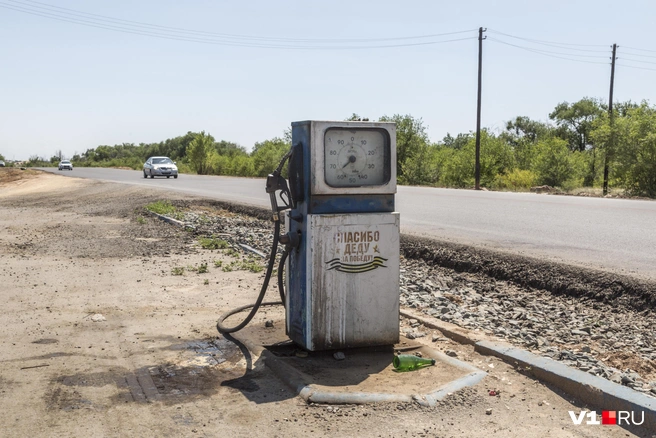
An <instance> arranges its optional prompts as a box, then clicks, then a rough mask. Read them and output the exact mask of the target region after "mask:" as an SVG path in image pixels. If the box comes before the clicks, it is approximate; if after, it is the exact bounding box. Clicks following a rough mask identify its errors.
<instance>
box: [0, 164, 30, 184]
mask: <svg viewBox="0 0 656 438" xmlns="http://www.w3.org/2000/svg"><path fill="white" fill-rule="evenodd" d="M39 173H40V172H39V171H38V170H32V169H27V170H20V168H17V167H0V185H4V184H7V183H10V182H13V181H19V180H22V179H32V178H36V177H37V176H38V175H39Z"/></svg>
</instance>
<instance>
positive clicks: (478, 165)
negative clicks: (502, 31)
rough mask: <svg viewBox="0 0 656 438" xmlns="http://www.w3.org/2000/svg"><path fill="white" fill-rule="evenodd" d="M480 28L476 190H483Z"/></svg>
mask: <svg viewBox="0 0 656 438" xmlns="http://www.w3.org/2000/svg"><path fill="white" fill-rule="evenodd" d="M485 31H487V29H483V28H482V27H479V28H478V102H477V104H476V171H475V175H476V190H480V189H481V85H482V77H483V40H484V39H485V38H483V32H485Z"/></svg>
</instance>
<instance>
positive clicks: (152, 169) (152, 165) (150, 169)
mask: <svg viewBox="0 0 656 438" xmlns="http://www.w3.org/2000/svg"><path fill="white" fill-rule="evenodd" d="M143 176H144V178H148V177H151V178H155V177H156V176H165V177H167V178H170V177H173V178H177V177H178V166H176V165H175V162H174V161H171V159H170V158H169V157H150V158H148V160H147V161H146V162H145V163H144V165H143Z"/></svg>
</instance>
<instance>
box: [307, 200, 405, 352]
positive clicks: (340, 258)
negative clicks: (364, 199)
mask: <svg viewBox="0 0 656 438" xmlns="http://www.w3.org/2000/svg"><path fill="white" fill-rule="evenodd" d="M308 219H309V221H308V222H309V224H308V225H309V228H310V232H309V233H308V236H307V237H308V239H309V242H308V243H309V246H310V254H309V257H308V259H307V260H308V263H311V266H308V268H309V269H308V271H309V275H308V276H307V281H308V282H309V283H310V284H308V285H307V288H308V289H307V290H308V295H309V296H308V297H307V298H308V299H307V302H306V305H307V307H308V308H307V312H308V315H311V318H310V320H311V324H310V327H308V329H309V330H308V332H306V333H307V336H308V339H307V341H308V342H307V343H308V345H306V348H308V349H310V350H324V349H336V348H348V347H359V346H373V345H387V344H395V343H397V342H398V341H399V214H398V213H364V214H339V215H310V216H309V218H308Z"/></svg>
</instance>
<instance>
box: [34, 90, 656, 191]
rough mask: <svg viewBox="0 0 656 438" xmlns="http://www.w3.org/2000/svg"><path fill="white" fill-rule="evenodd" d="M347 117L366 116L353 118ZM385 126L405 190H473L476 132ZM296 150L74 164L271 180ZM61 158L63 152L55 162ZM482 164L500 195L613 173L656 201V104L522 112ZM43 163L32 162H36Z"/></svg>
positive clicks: (117, 148) (171, 146) (211, 145)
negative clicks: (159, 165)
mask: <svg viewBox="0 0 656 438" xmlns="http://www.w3.org/2000/svg"><path fill="white" fill-rule="evenodd" d="M346 120H368V119H363V118H361V117H360V116H358V115H357V114H353V115H352V116H351V117H349V118H348V119H346ZM379 121H385V122H395V123H396V129H397V134H396V140H397V163H396V165H397V176H398V181H399V183H400V184H408V185H428V186H439V187H456V188H467V187H473V186H474V167H475V135H474V133H472V132H469V133H460V134H457V135H455V136H452V135H451V134H447V135H446V137H444V138H443V139H442V140H440V141H437V142H431V141H430V139H429V138H428V134H427V132H426V126H425V125H424V123H423V120H422V119H421V118H415V117H413V116H411V115H400V114H396V115H394V116H383V117H381V118H380V119H379ZM290 144H291V132H290V131H286V132H285V133H284V135H283V136H282V137H276V138H273V139H269V140H264V141H262V142H259V143H256V144H255V145H254V147H253V149H252V150H251V151H250V152H248V151H247V150H246V149H245V148H244V147H243V146H240V145H238V144H236V143H232V142H229V141H225V140H221V141H216V140H215V139H214V137H212V136H211V135H210V134H208V133H205V132H199V133H194V132H188V133H187V134H185V135H183V136H180V137H175V138H172V139H167V140H165V141H162V142H159V143H150V144H144V143H141V144H138V145H135V144H133V143H123V144H120V145H114V146H98V147H96V148H92V149H88V150H87V151H86V152H84V153H82V154H79V155H78V154H76V155H75V156H73V157H72V161H73V162H74V164H75V165H77V166H113V167H129V168H132V169H141V168H142V165H143V162H144V161H145V160H146V159H147V158H148V157H150V156H154V155H162V156H168V157H170V158H171V159H173V160H175V161H177V162H178V167H179V168H180V171H181V172H195V173H198V174H201V175H208V174H212V175H233V176H244V177H263V176H266V175H267V174H268V173H270V172H271V171H272V170H273V169H274V168H275V166H276V165H277V163H278V162H279V160H280V158H281V157H282V156H283V155H284V154H285V153H286V152H287V151H288V150H289V148H290ZM60 159H61V152H59V154H55V156H53V157H52V158H51V159H50V162H52V163H56V162H58V161H59V160H60ZM480 160H481V161H480V168H481V186H482V187H486V188H489V189H493V190H514V191H521V190H529V189H530V188H531V187H533V186H541V185H548V186H551V187H558V188H561V189H563V190H572V189H575V188H579V187H601V186H602V185H603V181H604V168H607V169H608V173H607V180H608V183H609V185H610V187H612V188H614V189H621V190H623V191H625V192H626V193H627V194H628V195H631V196H647V197H652V198H656V107H653V106H650V105H649V104H648V103H647V102H642V103H639V104H638V103H633V102H623V103H619V104H615V105H614V108H613V113H612V117H611V115H610V114H609V112H608V106H607V104H606V103H604V102H603V101H601V100H598V99H594V98H588V97H586V98H583V99H581V100H579V101H577V102H574V103H568V102H562V103H559V104H558V105H556V107H555V108H554V110H553V111H552V112H551V113H550V114H549V120H548V121H538V120H532V119H530V118H528V117H521V116H520V117H516V118H515V119H513V120H510V121H508V122H507V123H506V125H505V127H504V129H503V130H502V131H501V132H496V133H495V132H492V131H491V130H489V129H483V130H482V132H481V155H480ZM44 161H45V160H43V159H41V158H39V157H31V158H30V164H32V165H39V164H41V165H43V164H44ZM46 164H47V163H46Z"/></svg>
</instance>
